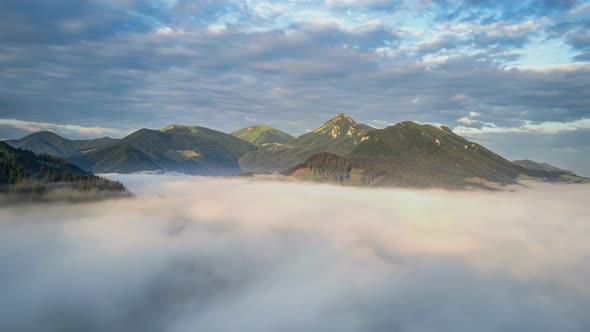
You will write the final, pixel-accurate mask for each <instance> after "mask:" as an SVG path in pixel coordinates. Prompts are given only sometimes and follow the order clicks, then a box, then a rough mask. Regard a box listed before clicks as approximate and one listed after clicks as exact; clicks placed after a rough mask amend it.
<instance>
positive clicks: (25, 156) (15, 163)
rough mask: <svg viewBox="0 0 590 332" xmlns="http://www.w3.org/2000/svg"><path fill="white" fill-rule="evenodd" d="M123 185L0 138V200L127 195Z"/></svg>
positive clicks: (76, 198)
mask: <svg viewBox="0 0 590 332" xmlns="http://www.w3.org/2000/svg"><path fill="white" fill-rule="evenodd" d="M128 195H129V193H128V192H127V190H126V189H125V187H124V186H123V185H122V184H121V183H119V182H114V181H110V180H107V179H104V178H101V177H98V176H95V175H94V174H92V173H90V172H88V171H85V170H82V169H81V168H79V167H77V166H75V165H73V164H71V163H69V162H67V161H65V160H64V159H61V158H58V157H53V156H50V155H47V154H40V155H36V154H35V153H33V152H31V151H28V150H23V149H20V148H14V147H12V146H11V145H9V144H7V143H4V142H0V203H6V202H13V201H15V200H16V201H22V200H26V201H31V200H33V201H45V200H53V199H68V200H89V199H96V198H107V197H113V196H128Z"/></svg>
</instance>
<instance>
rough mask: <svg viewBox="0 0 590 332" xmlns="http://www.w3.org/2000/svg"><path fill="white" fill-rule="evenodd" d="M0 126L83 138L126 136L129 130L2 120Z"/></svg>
mask: <svg viewBox="0 0 590 332" xmlns="http://www.w3.org/2000/svg"><path fill="white" fill-rule="evenodd" d="M0 125H5V126H11V127H14V128H18V129H22V130H26V131H29V132H38V131H46V130H47V131H54V132H57V133H62V134H79V135H83V136H105V135H106V136H108V135H112V136H116V137H119V136H124V135H126V134H128V133H129V131H128V130H122V129H114V128H104V127H83V126H78V125H72V124H65V125H64V124H55V123H47V122H31V121H20V120H13V119H0Z"/></svg>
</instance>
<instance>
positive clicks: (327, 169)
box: [284, 122, 587, 189]
mask: <svg viewBox="0 0 590 332" xmlns="http://www.w3.org/2000/svg"><path fill="white" fill-rule="evenodd" d="M361 141H362V142H360V143H359V144H358V145H356V146H355V147H354V149H353V150H352V151H351V152H350V153H349V154H348V155H346V156H345V157H341V156H336V155H332V154H318V155H315V156H312V157H311V158H309V159H308V160H306V161H305V162H303V163H301V164H299V165H298V166H296V167H293V168H290V169H288V170H287V171H285V172H284V174H286V175H292V176H296V177H303V178H306V179H310V180H314V181H328V182H338V183H343V184H354V185H365V186H400V187H422V188H427V187H440V188H449V189H460V188H465V187H482V188H488V189H489V188H497V187H498V186H501V185H504V184H510V183H516V182H517V180H519V179H521V178H522V177H523V176H524V177H526V178H527V179H537V180H540V181H559V182H585V181H587V179H584V178H581V177H572V176H569V175H568V174H565V173H563V172H556V171H544V170H530V169H527V168H524V167H521V166H519V165H516V164H513V163H511V162H510V161H508V160H506V159H504V158H502V157H501V156H499V155H497V154H495V153H493V152H492V151H490V150H488V149H486V148H484V147H483V146H481V145H479V144H477V143H474V142H470V141H468V140H466V139H464V138H462V137H460V136H458V135H456V134H454V133H453V132H452V131H451V130H450V129H449V128H446V127H441V128H438V127H434V126H430V125H419V124H416V123H413V122H402V123H398V124H396V125H394V126H390V127H388V128H385V129H376V130H372V131H370V132H368V133H367V134H366V135H365V136H363V137H362V138H361Z"/></svg>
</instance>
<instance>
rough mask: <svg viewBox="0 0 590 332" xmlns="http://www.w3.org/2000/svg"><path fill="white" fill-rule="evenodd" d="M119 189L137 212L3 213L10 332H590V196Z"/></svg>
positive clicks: (182, 185) (214, 182)
mask: <svg viewBox="0 0 590 332" xmlns="http://www.w3.org/2000/svg"><path fill="white" fill-rule="evenodd" d="M117 178H118V179H122V180H124V181H125V182H126V183H127V184H128V185H129V186H130V187H131V189H132V190H134V191H136V192H137V193H139V194H140V195H139V197H138V198H137V199H130V200H118V201H109V202H102V203H96V204H85V205H59V206H58V205H49V206H28V207H27V208H22V207H20V208H19V207H12V208H4V209H2V210H0V220H2V222H1V223H0V230H1V232H0V264H1V266H2V273H0V292H1V293H2V294H3V295H2V297H0V309H2V312H3V313H4V315H3V318H2V319H1V320H0V329H1V330H6V331H16V330H29V331H30V330H39V329H42V330H43V331H49V332H51V331H73V330H84V331H89V332H93V331H131V330H133V331H137V330H142V331H174V332H183V331H195V330H205V331H212V330H215V331H226V332H231V331H244V330H248V331H277V330H280V331H301V330H307V331H327V330H330V331H334V330H338V331H391V330H392V329H395V330H396V331H400V332H405V331H415V330H416V328H420V329H422V330H426V331H428V330H437V331H453V332H457V331H497V330H498V329H503V330H505V331H519V332H522V331H531V332H532V331H543V330H547V331H557V330H570V331H585V330H587V329H588V328H589V327H590V319H588V316H587V315H586V313H585V308H587V306H588V304H590V293H588V288H587V280H588V277H590V270H589V269H588V268H586V267H585V266H584V264H583V263H582V262H585V261H587V260H588V258H589V257H588V252H589V244H588V241H587V237H586V236H585V234H586V233H585V232H584V230H585V229H586V227H587V215H588V208H587V204H586V201H585V200H584V197H587V195H588V194H589V192H588V188H587V187H586V186H568V187H562V186H559V185H558V186H546V185H539V186H536V187H533V188H529V189H525V188H520V189H518V190H517V191H516V192H504V193H484V192H446V191H411V190H374V189H354V188H343V187H333V186H326V185H311V184H294V183H280V182H267V181H265V180H260V181H248V180H235V179H207V178H190V177H182V176H173V175H164V176H162V177H158V176H146V175H128V176H117ZM195 197H198V199H195ZM547 197H551V199H547ZM271 206H272V207H273V208H269V207H271ZM497 206H503V207H505V208H503V209H497ZM532 211H534V212H532ZM566 221H567V222H566ZM566 223H567V225H566ZM566 226H567V227H566ZM228 318H231V319H228Z"/></svg>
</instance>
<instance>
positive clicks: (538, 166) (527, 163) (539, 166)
mask: <svg viewBox="0 0 590 332" xmlns="http://www.w3.org/2000/svg"><path fill="white" fill-rule="evenodd" d="M513 163H514V164H516V165H519V166H522V167H524V168H528V169H530V170H537V171H550V172H562V173H566V174H570V175H576V174H574V172H572V171H568V170H565V169H561V168H558V167H555V166H553V165H549V164H547V163H538V162H535V161H532V160H528V159H524V160H514V161H513Z"/></svg>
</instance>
